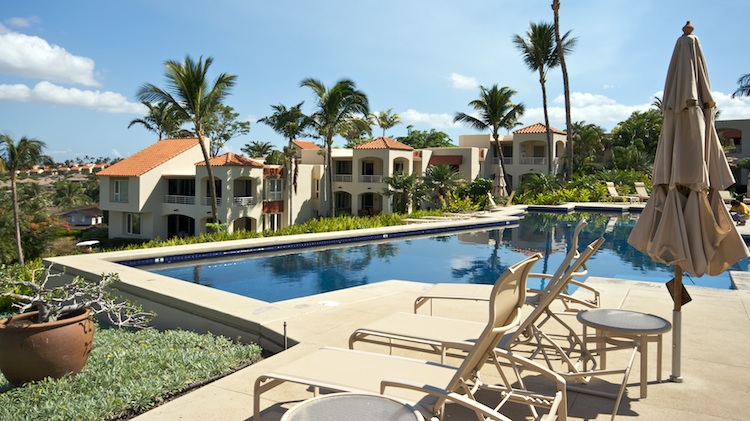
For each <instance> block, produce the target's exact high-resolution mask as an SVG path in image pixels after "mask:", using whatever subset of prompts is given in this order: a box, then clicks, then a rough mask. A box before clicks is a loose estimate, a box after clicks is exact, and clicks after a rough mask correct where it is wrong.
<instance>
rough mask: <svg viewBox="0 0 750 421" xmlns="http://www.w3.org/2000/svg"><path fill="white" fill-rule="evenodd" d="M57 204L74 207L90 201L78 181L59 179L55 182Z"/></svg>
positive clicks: (62, 206) (58, 205)
mask: <svg viewBox="0 0 750 421" xmlns="http://www.w3.org/2000/svg"><path fill="white" fill-rule="evenodd" d="M54 201H55V205H56V206H57V207H60V208H63V209H65V208H72V207H75V206H79V205H85V204H87V203H89V197H88V196H87V195H86V192H84V190H83V186H82V185H81V183H79V182H77V181H69V180H64V181H58V182H56V183H55V198H54Z"/></svg>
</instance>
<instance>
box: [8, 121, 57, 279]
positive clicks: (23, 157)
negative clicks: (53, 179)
mask: <svg viewBox="0 0 750 421" xmlns="http://www.w3.org/2000/svg"><path fill="white" fill-rule="evenodd" d="M45 147H47V145H46V144H45V143H44V142H42V141H41V140H37V139H31V138H28V137H26V136H24V137H22V138H21V139H20V140H19V141H18V143H16V142H15V141H14V140H13V139H12V138H11V137H10V136H9V135H7V134H3V135H0V171H2V172H8V173H9V175H10V191H11V201H12V202H13V223H14V224H15V231H16V253H17V254H18V263H19V264H21V265H23V264H24V261H23V248H22V247H21V215H20V211H19V209H18V190H17V188H16V180H17V174H16V172H17V171H21V170H29V169H31V168H32V167H33V166H34V165H40V164H51V163H52V158H50V157H49V156H48V155H45V154H44V148H45Z"/></svg>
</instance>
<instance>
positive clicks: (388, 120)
mask: <svg viewBox="0 0 750 421" xmlns="http://www.w3.org/2000/svg"><path fill="white" fill-rule="evenodd" d="M370 117H371V118H372V119H373V120H374V121H375V124H377V126H378V127H380V128H381V129H383V137H385V131H386V130H388V129H390V128H391V127H394V126H396V125H399V124H401V116H399V115H398V113H394V112H393V108H389V109H388V110H386V111H379V112H378V113H371V114H370Z"/></svg>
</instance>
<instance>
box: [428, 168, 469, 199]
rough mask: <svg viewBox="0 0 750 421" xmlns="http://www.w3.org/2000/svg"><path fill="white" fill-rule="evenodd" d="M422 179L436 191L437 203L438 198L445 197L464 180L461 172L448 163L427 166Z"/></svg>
mask: <svg viewBox="0 0 750 421" xmlns="http://www.w3.org/2000/svg"><path fill="white" fill-rule="evenodd" d="M424 181H425V183H426V184H427V185H428V186H430V187H432V188H433V190H434V191H435V192H436V193H437V196H438V197H437V203H438V205H439V204H440V199H441V198H443V197H445V195H446V194H447V193H452V192H453V191H455V190H456V188H458V186H460V185H461V184H462V183H463V182H464V179H463V177H462V176H461V173H460V172H458V170H457V169H455V168H453V167H451V166H450V165H447V164H437V165H430V166H428V167H427V170H426V171H425V176H424Z"/></svg>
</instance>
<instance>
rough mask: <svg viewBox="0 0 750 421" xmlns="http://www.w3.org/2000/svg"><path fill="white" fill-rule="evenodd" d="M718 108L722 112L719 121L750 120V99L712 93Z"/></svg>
mask: <svg viewBox="0 0 750 421" xmlns="http://www.w3.org/2000/svg"><path fill="white" fill-rule="evenodd" d="M711 93H712V94H713V96H714V101H716V107H717V108H718V109H719V111H721V114H720V115H719V120H744V119H748V118H750V97H735V98H732V94H725V93H722V92H711Z"/></svg>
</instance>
